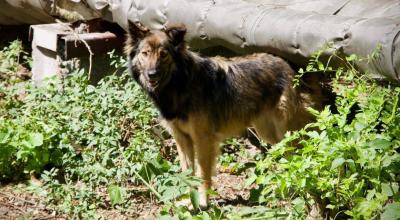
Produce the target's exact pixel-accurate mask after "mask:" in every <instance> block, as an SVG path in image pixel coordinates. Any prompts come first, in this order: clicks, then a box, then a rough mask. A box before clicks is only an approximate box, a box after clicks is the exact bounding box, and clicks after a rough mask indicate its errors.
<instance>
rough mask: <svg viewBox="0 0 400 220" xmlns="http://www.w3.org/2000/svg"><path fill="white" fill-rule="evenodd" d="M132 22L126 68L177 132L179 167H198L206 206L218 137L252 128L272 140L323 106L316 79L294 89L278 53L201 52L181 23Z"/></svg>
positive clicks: (289, 70) (167, 125) (166, 124)
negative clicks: (151, 25)
mask: <svg viewBox="0 0 400 220" xmlns="http://www.w3.org/2000/svg"><path fill="white" fill-rule="evenodd" d="M128 23H129V30H128V38H127V41H126V46H125V52H126V54H127V57H128V65H129V67H128V69H129V72H130V73H131V75H132V76H133V78H134V79H135V80H136V81H137V82H138V83H139V84H140V85H141V87H142V88H143V89H144V90H145V91H146V93H147V94H148V96H149V97H150V98H151V99H152V101H153V103H154V105H155V106H156V107H157V109H158V110H159V112H160V114H161V118H162V121H163V125H164V127H165V128H166V129H167V130H168V132H169V133H170V134H171V135H172V136H173V138H174V139H175V141H176V144H177V150H178V154H179V160H180V163H181V167H182V170H187V169H189V168H193V170H194V171H195V174H196V175H197V176H199V177H200V178H201V179H202V180H203V181H202V184H201V185H200V186H199V189H198V190H199V195H200V201H199V202H200V206H201V207H203V208H204V207H207V206H208V195H207V190H208V189H209V188H210V187H211V184H212V183H211V177H212V174H213V170H214V169H215V166H216V160H217V156H218V153H219V143H220V142H221V141H223V140H224V139H226V138H229V137H232V136H236V135H239V134H241V133H242V132H244V131H245V130H246V129H247V128H248V127H254V128H255V130H256V132H257V134H258V135H259V136H260V137H261V138H262V139H263V140H264V141H265V142H267V143H270V144H275V143H277V142H279V141H280V140H281V139H282V138H283V137H284V134H285V132H287V131H294V130H298V129H300V128H302V127H304V125H306V124H307V123H309V122H311V121H313V120H314V118H313V116H312V115H311V114H310V113H309V112H308V111H307V110H306V109H307V108H308V107H312V108H314V109H317V110H319V109H321V107H322V106H321V97H322V94H321V90H320V89H319V87H318V85H317V83H312V84H313V86H308V87H307V88H306V89H304V87H303V88H301V87H296V88H294V86H293V82H292V81H293V77H294V71H293V69H292V68H291V66H290V65H289V64H288V63H287V62H286V61H285V60H283V59H282V58H280V57H278V56H274V55H271V54H267V53H255V54H251V55H247V56H240V57H233V58H224V57H211V58H210V57H204V56H200V55H199V54H197V53H195V52H191V51H189V50H188V49H187V47H186V45H185V41H184V37H185V34H186V28H185V26H183V25H175V26H171V27H168V28H166V29H165V30H154V31H150V30H149V29H147V28H145V27H144V26H142V25H141V24H140V23H137V22H130V21H129V22H128Z"/></svg>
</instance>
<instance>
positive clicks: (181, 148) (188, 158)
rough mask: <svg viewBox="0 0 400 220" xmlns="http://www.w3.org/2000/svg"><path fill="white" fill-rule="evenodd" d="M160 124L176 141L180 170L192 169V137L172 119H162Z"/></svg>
mask: <svg viewBox="0 0 400 220" xmlns="http://www.w3.org/2000/svg"><path fill="white" fill-rule="evenodd" d="M162 125H163V126H164V127H165V128H166V129H167V130H168V132H169V133H170V134H171V135H172V137H173V138H174V140H175V142H176V147H177V150H178V156H179V162H180V164H181V167H182V171H186V170H187V169H189V168H192V171H194V167H193V164H194V150H193V141H192V138H191V137H190V136H189V135H188V134H186V133H185V132H183V131H182V129H180V128H179V126H178V124H177V123H175V122H173V121H166V120H163V121H162Z"/></svg>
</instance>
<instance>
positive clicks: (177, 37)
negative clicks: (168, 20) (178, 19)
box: [165, 24, 186, 46]
mask: <svg viewBox="0 0 400 220" xmlns="http://www.w3.org/2000/svg"><path fill="white" fill-rule="evenodd" d="M165 33H166V34H167V36H168V37H169V39H170V40H171V43H172V45H174V46H179V45H182V44H183V43H184V38H185V34H186V27H185V25H183V24H178V25H174V26H171V27H168V28H167V29H166V30H165Z"/></svg>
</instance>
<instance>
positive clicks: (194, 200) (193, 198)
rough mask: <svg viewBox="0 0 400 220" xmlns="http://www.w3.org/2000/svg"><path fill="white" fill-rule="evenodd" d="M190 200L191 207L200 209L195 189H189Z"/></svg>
mask: <svg viewBox="0 0 400 220" xmlns="http://www.w3.org/2000/svg"><path fill="white" fill-rule="evenodd" d="M190 201H191V202H192V205H193V208H194V209H195V210H199V209H200V195H199V192H198V191H197V190H191V191H190Z"/></svg>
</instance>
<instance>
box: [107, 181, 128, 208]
mask: <svg viewBox="0 0 400 220" xmlns="http://www.w3.org/2000/svg"><path fill="white" fill-rule="evenodd" d="M108 196H110V200H111V204H112V205H116V204H122V203H123V202H124V200H125V197H126V190H125V189H124V188H122V187H119V186H116V185H111V186H109V187H108Z"/></svg>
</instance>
